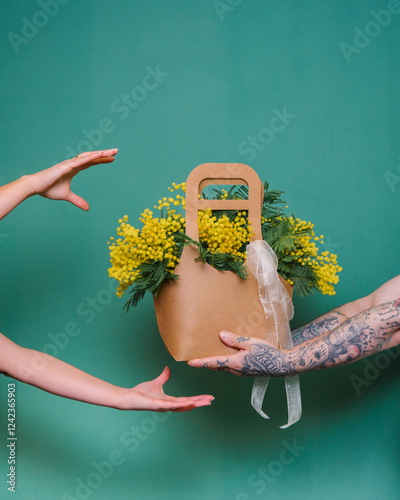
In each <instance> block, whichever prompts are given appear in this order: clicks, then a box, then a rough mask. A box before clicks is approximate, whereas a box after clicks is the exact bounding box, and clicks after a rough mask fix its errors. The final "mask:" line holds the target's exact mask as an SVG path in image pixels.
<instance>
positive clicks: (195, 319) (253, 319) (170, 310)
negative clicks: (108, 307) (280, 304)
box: [154, 163, 293, 361]
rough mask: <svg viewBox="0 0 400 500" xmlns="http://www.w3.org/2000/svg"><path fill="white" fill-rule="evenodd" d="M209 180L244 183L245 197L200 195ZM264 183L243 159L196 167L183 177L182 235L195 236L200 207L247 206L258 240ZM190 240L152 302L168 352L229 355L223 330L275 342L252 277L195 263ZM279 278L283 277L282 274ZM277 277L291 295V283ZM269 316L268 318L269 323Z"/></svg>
mask: <svg viewBox="0 0 400 500" xmlns="http://www.w3.org/2000/svg"><path fill="white" fill-rule="evenodd" d="M209 184H232V185H234V184H247V185H248V187H249V198H248V200H204V199H198V195H199V194H200V193H201V192H202V190H203V188H204V187H205V186H207V185H209ZM263 195H264V187H263V184H262V182H261V180H260V178H259V177H258V175H257V173H256V172H255V171H254V170H253V169H252V168H251V167H249V166H248V165H244V164H242V163H203V164H202V165H199V166H198V167H197V168H195V169H194V170H193V171H192V172H191V173H190V175H189V177H188V179H187V182H186V234H187V235H188V236H190V237H191V238H193V239H194V240H196V241H198V239H199V233H198V225H197V215H198V210H205V209H206V208H211V209H212V210H248V215H249V220H250V221H251V223H252V228H253V231H254V233H255V234H254V235H253V237H252V241H253V240H257V239H262V233H261V209H262V201H263ZM197 257H198V252H197V250H196V247H195V246H194V245H189V246H187V247H185V248H184V250H183V252H182V256H181V259H180V262H179V263H178V265H177V266H176V268H175V273H176V274H178V275H179V279H178V280H177V281H171V280H168V281H165V282H164V283H163V284H162V286H161V288H160V291H159V293H158V295H157V297H154V305H155V310H156V316H157V323H158V328H159V331H160V334H161V337H162V339H163V341H164V343H165V345H166V347H167V349H168V351H169V353H170V354H171V355H172V356H173V357H174V358H175V359H176V360H177V361H188V360H190V359H193V358H202V357H208V356H219V355H222V356H224V355H229V354H233V353H235V352H237V349H233V348H231V347H228V346H226V345H225V344H224V343H223V342H222V341H221V340H220V338H219V332H220V331H221V330H229V331H232V332H234V333H236V334H238V335H243V336H251V337H258V338H260V339H265V340H267V341H269V342H270V343H271V344H272V345H274V346H276V347H278V346H277V345H276V340H275V338H274V337H272V335H270V337H269V336H268V331H271V332H272V331H273V320H272V318H267V319H266V318H265V313H264V309H263V306H262V304H261V302H260V298H259V293H258V283H257V280H256V278H255V277H254V276H253V275H252V274H251V273H250V272H249V276H248V278H247V279H246V280H242V279H241V278H239V276H237V274H236V273H234V272H231V271H217V270H216V269H214V268H213V267H211V266H210V265H209V264H204V263H203V262H196V261H195V259H196V258H197ZM280 278H281V277H280ZM281 281H282V282H283V284H284V285H285V288H286V289H287V291H288V292H289V294H290V296H291V297H292V295H293V288H292V287H291V286H290V285H289V283H287V282H286V281H285V280H284V279H283V278H281ZM270 321H272V323H271V324H269V323H270Z"/></svg>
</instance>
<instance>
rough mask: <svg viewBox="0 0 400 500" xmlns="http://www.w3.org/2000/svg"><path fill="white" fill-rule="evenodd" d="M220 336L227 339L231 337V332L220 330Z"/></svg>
mask: <svg viewBox="0 0 400 500" xmlns="http://www.w3.org/2000/svg"><path fill="white" fill-rule="evenodd" d="M219 336H220V337H221V339H227V338H228V337H229V332H225V331H223V332H220V334H219Z"/></svg>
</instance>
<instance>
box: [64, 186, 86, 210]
mask: <svg viewBox="0 0 400 500" xmlns="http://www.w3.org/2000/svg"><path fill="white" fill-rule="evenodd" d="M65 201H69V202H70V203H72V204H73V205H75V206H76V207H78V208H81V209H82V210H86V212H87V211H88V210H89V203H88V202H87V201H86V200H84V199H83V198H81V197H80V196H78V195H77V194H75V193H73V192H72V191H70V193H69V194H68V196H67V197H66V198H65Z"/></svg>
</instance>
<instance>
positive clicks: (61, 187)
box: [26, 149, 118, 210]
mask: <svg viewBox="0 0 400 500" xmlns="http://www.w3.org/2000/svg"><path fill="white" fill-rule="evenodd" d="M117 152H118V149H107V150H104V151H89V152H86V153H81V154H79V155H78V156H75V158H71V159H70V160H65V161H63V162H61V163H58V164H57V165H54V166H52V167H50V168H48V169H46V170H42V171H40V172H37V173H36V174H32V175H28V176H26V177H27V178H28V179H29V182H30V187H31V195H34V194H38V195H40V196H43V197H44V198H49V199H51V200H65V201H69V202H70V203H72V204H73V205H75V206H77V207H78V208H81V209H82V210H89V204H88V202H87V201H86V200H84V199H83V198H81V197H80V196H78V195H77V194H75V193H74V192H73V191H71V181H72V179H73V177H75V175H77V174H78V173H79V172H80V171H81V170H85V169H87V168H89V167H91V166H93V165H99V164H100V163H111V162H113V161H114V156H115V155H116V154H117Z"/></svg>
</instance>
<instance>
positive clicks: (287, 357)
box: [281, 348, 301, 377]
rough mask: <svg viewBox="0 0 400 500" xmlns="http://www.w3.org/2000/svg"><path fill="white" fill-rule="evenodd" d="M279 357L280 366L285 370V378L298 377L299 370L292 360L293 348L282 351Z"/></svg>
mask: <svg viewBox="0 0 400 500" xmlns="http://www.w3.org/2000/svg"><path fill="white" fill-rule="evenodd" d="M281 355H282V357H283V360H282V364H283V366H284V367H285V368H286V373H285V377H293V376H294V375H298V374H299V373H300V371H301V370H299V367H298V366H297V365H296V363H295V360H294V348H291V349H282V350H281Z"/></svg>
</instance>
